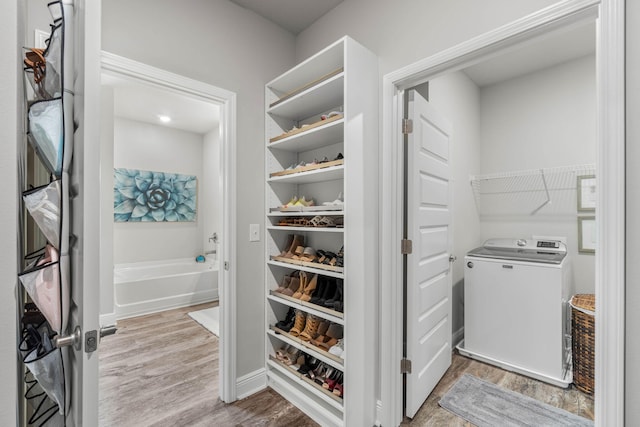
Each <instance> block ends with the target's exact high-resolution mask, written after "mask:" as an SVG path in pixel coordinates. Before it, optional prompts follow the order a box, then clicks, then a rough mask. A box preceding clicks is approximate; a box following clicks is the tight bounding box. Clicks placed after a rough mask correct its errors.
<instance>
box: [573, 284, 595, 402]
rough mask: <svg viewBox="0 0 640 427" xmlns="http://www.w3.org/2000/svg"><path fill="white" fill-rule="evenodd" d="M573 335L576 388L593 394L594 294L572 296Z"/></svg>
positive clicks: (574, 381) (574, 380)
mask: <svg viewBox="0 0 640 427" xmlns="http://www.w3.org/2000/svg"><path fill="white" fill-rule="evenodd" d="M569 304H570V305H571V335H572V351H573V383H574V384H575V386H576V388H577V389H578V390H580V391H583V392H584V393H587V394H591V395H592V394H593V392H594V390H595V385H594V371H595V367H596V363H595V347H596V333H595V314H596V313H595V310H596V297H595V295H593V294H577V295H574V296H573V297H572V298H571V302H570V303H569Z"/></svg>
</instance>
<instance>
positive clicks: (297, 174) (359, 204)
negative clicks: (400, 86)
mask: <svg viewBox="0 0 640 427" xmlns="http://www.w3.org/2000/svg"><path fill="white" fill-rule="evenodd" d="M377 62H378V61H377V58H376V57H375V56H374V55H373V54H372V53H371V52H370V51H368V50H367V49H365V48H364V47H362V46H361V45H359V44H358V43H356V42H355V41H354V40H352V39H350V38H349V37H344V38H342V39H340V40H338V41H337V42H335V43H333V44H332V45H330V46H329V47H327V48H326V49H324V50H322V51H321V52H319V53H318V54H316V55H314V56H312V57H311V58H309V59H307V60H306V61H304V62H302V63H301V64H299V65H298V66H296V67H294V68H292V69H291V70H289V71H287V72H286V73H284V74H282V75H281V76H279V77H277V78H276V79H274V80H273V81H271V82H269V83H268V84H267V85H266V87H265V193H266V200H265V201H266V206H267V213H266V220H265V222H266V224H267V226H266V227H265V230H266V236H265V243H266V244H265V274H266V278H265V282H266V286H265V288H266V289H265V297H266V303H265V304H266V310H265V311H266V315H265V316H266V318H265V323H266V325H275V324H276V323H277V322H278V321H280V320H282V319H281V318H279V317H282V316H283V315H284V313H287V312H288V310H289V309H290V308H294V309H297V310H302V311H303V312H305V313H307V314H312V315H315V316H318V317H319V318H321V319H325V320H328V321H330V322H333V323H336V324H339V325H341V326H342V327H343V331H344V334H343V335H344V337H343V342H344V345H345V347H347V346H348V348H349V355H348V357H347V358H346V359H345V360H342V359H341V358H340V357H338V356H335V355H333V354H331V353H329V352H327V351H324V350H323V349H321V348H319V347H316V346H314V345H312V344H310V343H308V342H305V341H303V340H300V339H299V338H297V337H294V336H292V335H290V334H288V333H287V332H284V331H282V330H277V329H276V328H275V327H271V326H268V327H267V330H266V334H267V336H268V338H269V339H268V340H267V342H268V343H267V348H266V352H265V359H266V361H267V378H268V385H270V386H271V387H272V388H273V389H274V390H276V391H277V392H278V393H280V394H282V395H283V396H284V397H285V398H287V399H288V400H290V401H291V402H292V403H293V404H295V405H296V406H298V407H299V408H300V409H301V410H302V411H303V412H305V413H306V414H308V415H309V416H310V417H312V418H313V419H314V420H315V421H317V422H318V423H319V424H320V425H323V426H336V427H337V426H345V425H373V424H375V419H370V418H369V415H366V414H375V411H376V404H377V396H375V381H374V378H375V366H376V363H375V362H372V363H363V362H362V361H364V360H374V359H375V357H376V356H375V354H377V353H376V351H377V349H376V348H375V342H376V339H375V335H374V334H375V331H374V328H371V327H370V325H372V324H375V323H376V321H377V319H375V314H374V310H371V307H374V306H377V304H378V303H379V302H378V301H377V296H376V293H375V289H376V288H377V285H378V284H377V282H376V280H377V276H376V274H375V272H374V271H373V270H375V269H373V268H372V267H371V265H372V264H371V263H372V262H374V263H375V260H376V257H377V254H378V251H377V250H376V245H377V240H376V238H375V235H374V234H373V233H372V232H371V231H372V230H374V229H376V228H377V227H378V220H377V218H378V214H377V210H378V207H377V193H378V183H377V179H376V176H377V175H376V173H377V168H378V128H379V121H378V77H379V76H378V71H377ZM323 117H324V118H325V119H324V120H323V119H322V118H323ZM339 153H340V154H339ZM322 159H329V160H327V161H326V162H325V163H319V162H318V160H321V161H322ZM331 159H333V160H331ZM303 162H307V163H311V164H310V166H301V167H295V166H293V165H301V164H305V163H303ZM340 194H341V195H343V196H339V195H340ZM336 196H337V197H336ZM296 197H300V198H303V197H304V200H314V201H315V203H316V204H317V205H318V206H308V207H305V206H293V207H291V208H283V206H285V205H287V204H288V203H290V201H291V200H292V199H295V198H296ZM338 199H339V201H338ZM333 201H336V203H335V204H332V205H331V206H324V205H322V202H333ZM317 215H319V216H326V217H331V218H332V219H334V221H335V220H336V219H337V220H338V223H337V224H336V227H333V226H332V227H312V226H309V224H307V223H305V221H304V219H309V220H311V219H312V218H313V217H314V216H317ZM289 217H301V218H300V219H301V220H300V221H293V220H292V221H290V223H291V224H286V225H285V224H281V222H285V221H281V220H282V219H286V218H289ZM347 217H348V218H349V223H348V224H347V223H345V219H346V218H347ZM327 222H329V221H327ZM287 233H288V234H294V235H300V236H302V237H303V238H304V244H301V245H300V246H304V247H305V248H321V249H322V248H333V249H337V248H343V250H342V251H341V252H342V254H341V255H342V265H343V266H340V267H339V266H337V265H328V264H321V263H317V262H309V261H303V260H300V259H293V258H287V257H283V256H281V255H274V254H283V253H288V252H293V250H292V249H291V248H290V247H289V248H285V247H283V245H284V244H287V243H288V242H290V241H291V239H289V240H287V239H285V237H286V234H287ZM288 244H290V245H291V244H292V243H288ZM294 250H295V248H294ZM295 270H300V271H304V272H307V273H312V274H319V275H321V276H325V277H330V278H336V279H342V303H343V308H344V313H342V312H338V311H336V310H334V309H332V308H327V307H324V306H320V305H317V304H312V303H310V302H308V301H302V300H299V299H295V298H292V297H289V296H287V295H284V294H281V293H279V292H275V291H274V290H273V289H275V288H276V287H277V284H278V283H282V282H283V280H284V279H283V278H284V277H285V276H286V275H288V274H291V273H292V272H293V271H295ZM316 289H317V288H316ZM309 292H310V291H309ZM312 295H313V294H312ZM352 343H353V344H352ZM280 344H282V345H286V344H289V345H293V346H294V347H296V348H299V349H301V350H302V351H304V352H305V353H307V354H308V355H310V356H313V357H316V358H317V359H318V360H321V361H323V362H325V363H327V364H328V365H329V366H333V367H334V368H339V369H340V370H341V371H342V372H343V376H344V386H345V396H344V399H345V401H346V402H348V403H349V404H348V405H345V406H343V404H342V400H343V399H342V398H340V397H337V396H336V395H334V394H333V393H331V392H329V391H327V390H325V389H323V388H322V387H320V386H318V385H317V384H316V383H314V382H313V381H312V380H310V379H309V378H307V377H305V376H303V375H300V374H299V373H298V372H297V371H296V370H294V369H291V368H290V367H289V366H287V365H285V364H283V363H281V362H280V361H279V360H277V359H275V358H273V354H274V351H275V350H274V346H275V345H280ZM351 396H353V398H351ZM336 410H337V411H336ZM363 414H365V415H363Z"/></svg>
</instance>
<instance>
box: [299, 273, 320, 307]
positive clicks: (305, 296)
mask: <svg viewBox="0 0 640 427" xmlns="http://www.w3.org/2000/svg"><path fill="white" fill-rule="evenodd" d="M316 286H318V275H317V274H314V275H313V277H312V278H311V280H309V282H308V283H307V286H305V288H304V292H303V293H302V295H301V296H300V300H301V301H310V300H311V293H312V292H313V291H315V289H316Z"/></svg>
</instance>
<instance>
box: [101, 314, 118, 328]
mask: <svg viewBox="0 0 640 427" xmlns="http://www.w3.org/2000/svg"><path fill="white" fill-rule="evenodd" d="M117 320H118V317H117V316H116V313H115V312H113V313H107V314H101V315H100V326H110V325H115V324H116V321H117Z"/></svg>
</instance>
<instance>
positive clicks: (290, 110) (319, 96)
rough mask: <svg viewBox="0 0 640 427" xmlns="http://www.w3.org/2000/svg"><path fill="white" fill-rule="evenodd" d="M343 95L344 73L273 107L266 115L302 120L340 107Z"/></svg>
mask: <svg viewBox="0 0 640 427" xmlns="http://www.w3.org/2000/svg"><path fill="white" fill-rule="evenodd" d="M343 93H344V72H342V73H339V74H337V75H334V76H333V77H331V78H329V79H327V80H323V81H322V82H320V83H318V84H317V85H315V86H313V87H311V88H309V89H307V90H305V91H303V92H300V93H299V94H297V95H295V96H293V97H291V98H289V99H287V100H286V101H283V102H281V103H279V104H277V105H274V106H273V107H271V108H269V109H268V110H267V113H269V114H271V115H275V116H278V117H281V118H285V119H289V120H294V121H299V120H304V119H307V118H309V117H312V116H313V115H315V114H318V112H324V111H328V110H331V109H332V108H334V107H336V106H338V105H342V104H343V103H344V102H343Z"/></svg>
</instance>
